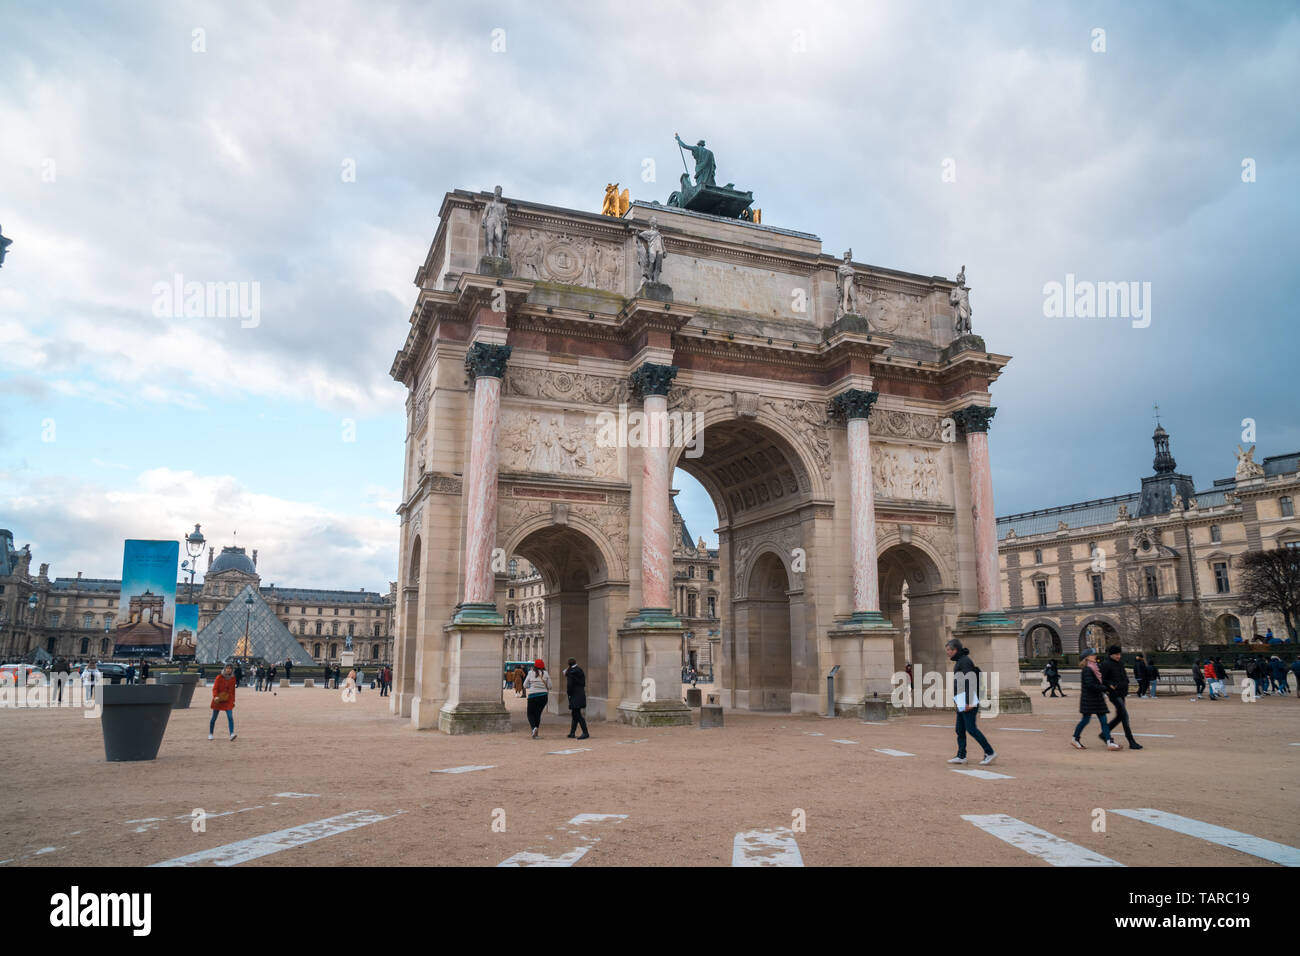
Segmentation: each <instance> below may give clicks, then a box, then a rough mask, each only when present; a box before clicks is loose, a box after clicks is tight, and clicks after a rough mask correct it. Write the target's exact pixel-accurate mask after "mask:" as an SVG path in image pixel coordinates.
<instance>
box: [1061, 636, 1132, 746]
mask: <svg viewBox="0 0 1300 956" xmlns="http://www.w3.org/2000/svg"><path fill="white" fill-rule="evenodd" d="M1080 665H1081V666H1080V668H1079V679H1080V688H1079V713H1080V714H1082V715H1083V717H1082V718H1080V720H1079V723H1078V724H1077V725H1076V726H1075V728H1074V737H1073V738H1071V740H1070V745H1071V746H1072V747H1074V748H1075V749H1076V750H1086V749H1087V748H1086V747H1084V745H1083V743H1082V742H1080V740H1079V735H1080V734H1081V733H1083V728H1085V727H1087V726H1088V720H1089V718H1091V717H1092V716H1093V715H1094V714H1095V715H1096V716H1097V722H1098V723H1099V724H1101V736H1102V739H1103V740H1105V741H1106V749H1107V750H1120V749H1121V748H1120V745H1119V744H1117V743H1115V740H1114V738H1113V737H1111V735H1110V726H1109V725H1108V724H1107V723H1106V717H1107V715H1108V714H1109V713H1110V711H1109V710H1108V709H1107V707H1106V684H1105V683H1104V682H1103V681H1102V679H1101V668H1100V667H1098V666H1097V651H1096V649H1095V648H1091V647H1089V648H1088V649H1087V650H1085V651H1084V652H1083V660H1082V661H1081V662H1080Z"/></svg>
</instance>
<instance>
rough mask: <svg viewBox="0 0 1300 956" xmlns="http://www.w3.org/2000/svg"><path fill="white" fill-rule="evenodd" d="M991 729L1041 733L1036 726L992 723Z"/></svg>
mask: <svg viewBox="0 0 1300 956" xmlns="http://www.w3.org/2000/svg"><path fill="white" fill-rule="evenodd" d="M991 729H993V730H1014V731H1018V732H1019V733H1022V734H1041V733H1042V732H1043V731H1042V730H1041V729H1039V728H1038V727H998V726H996V725H994V726H993V727H992V728H991Z"/></svg>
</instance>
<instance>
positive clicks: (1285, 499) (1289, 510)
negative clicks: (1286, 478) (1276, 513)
mask: <svg viewBox="0 0 1300 956" xmlns="http://www.w3.org/2000/svg"><path fill="white" fill-rule="evenodd" d="M1277 503H1278V505H1279V507H1281V509H1282V517H1283V518H1293V517H1295V506H1294V505H1293V504H1292V503H1291V496H1290V495H1283V496H1282V497H1281V498H1279V499H1277Z"/></svg>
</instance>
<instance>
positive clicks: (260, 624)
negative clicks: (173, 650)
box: [195, 584, 315, 664]
mask: <svg viewBox="0 0 1300 956" xmlns="http://www.w3.org/2000/svg"><path fill="white" fill-rule="evenodd" d="M249 596H251V597H252V599H253V603H252V604H248V603H247V599H248V598H249ZM245 635H247V637H245ZM198 645H199V647H198V653H197V655H196V656H195V661H196V662H197V663H203V664H216V663H221V662H222V661H225V660H226V659H227V658H230V657H240V658H253V659H258V658H260V659H262V660H264V661H269V662H278V663H284V659H285V658H286V657H287V658H289V659H290V660H291V661H293V662H294V663H295V664H313V663H315V662H314V661H313V660H312V659H311V655H310V654H308V653H307V652H306V651H305V650H303V649H302V645H301V644H299V643H298V642H297V641H296V640H295V639H294V637H293V635H292V634H290V633H289V629H288V628H287V627H285V626H284V623H283V622H282V621H281V620H280V619H279V618H278V617H276V616H275V612H274V611H273V610H271V607H270V605H269V604H267V603H266V602H265V601H264V600H262V595H261V594H259V593H258V591H257V590H256V589H255V588H254V587H253V586H252V585H251V584H246V585H244V589H243V590H242V591H240V592H239V594H237V595H236V596H235V597H234V598H233V599H232V600H231V602H230V603H229V604H227V605H226V607H225V609H224V610H223V611H222V612H221V613H220V614H218V615H217V616H216V617H214V618H213V619H212V620H211V621H209V622H208V625H207V627H205V628H203V630H201V631H199V638H198Z"/></svg>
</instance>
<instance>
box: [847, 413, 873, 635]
mask: <svg viewBox="0 0 1300 956" xmlns="http://www.w3.org/2000/svg"><path fill="white" fill-rule="evenodd" d="M849 495H850V500H849V521H850V525H849V546H850V548H851V549H852V551H853V611H854V614H858V613H860V612H864V611H865V612H871V611H875V612H879V611H880V581H879V575H878V571H877V567H876V494H875V489H874V488H872V486H871V434H870V429H869V428H868V426H867V420H866V419H865V418H850V419H849Z"/></svg>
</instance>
